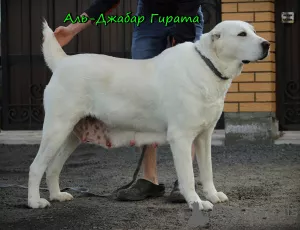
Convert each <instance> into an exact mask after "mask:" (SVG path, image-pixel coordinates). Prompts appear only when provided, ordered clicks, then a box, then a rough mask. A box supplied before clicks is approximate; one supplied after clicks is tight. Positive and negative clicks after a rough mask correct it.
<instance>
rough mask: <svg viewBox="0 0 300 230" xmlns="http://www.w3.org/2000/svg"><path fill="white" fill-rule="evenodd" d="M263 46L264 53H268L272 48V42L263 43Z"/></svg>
mask: <svg viewBox="0 0 300 230" xmlns="http://www.w3.org/2000/svg"><path fill="white" fill-rule="evenodd" d="M261 46H262V48H263V50H264V51H268V50H269V48H270V42H268V41H263V42H262V43H261Z"/></svg>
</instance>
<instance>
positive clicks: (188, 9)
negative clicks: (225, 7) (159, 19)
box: [85, 0, 201, 45]
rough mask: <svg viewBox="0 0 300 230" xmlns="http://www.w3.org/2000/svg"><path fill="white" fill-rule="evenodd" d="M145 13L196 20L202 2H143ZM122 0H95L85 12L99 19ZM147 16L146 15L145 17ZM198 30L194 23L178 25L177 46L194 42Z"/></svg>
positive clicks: (192, 0) (174, 0)
mask: <svg viewBox="0 0 300 230" xmlns="http://www.w3.org/2000/svg"><path fill="white" fill-rule="evenodd" d="M142 1H143V6H144V9H143V13H144V14H147V15H151V14H152V13H155V14H159V15H160V16H186V17H192V18H194V17H195V16H197V12H198V10H199V7H200V2H201V0H142ZM119 3H120V0H95V1H94V2H93V3H92V5H91V6H90V7H89V8H88V9H87V10H86V11H85V13H86V14H87V15H88V16H89V18H98V17H99V16H100V15H101V14H107V13H109V12H110V11H111V10H112V9H113V8H115V7H117V5H118V4H119ZM145 16H146V15H145ZM195 36H196V28H195V24H194V23H193V22H183V23H176V30H175V34H174V40H175V45H176V44H178V43H182V42H186V41H194V39H195Z"/></svg>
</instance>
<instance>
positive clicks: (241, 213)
mask: <svg viewBox="0 0 300 230" xmlns="http://www.w3.org/2000/svg"><path fill="white" fill-rule="evenodd" d="M37 150H38V146H5V145H2V146H0V183H2V184H3V183H6V184H12V183H16V184H21V185H27V179H28V168H29V165H30V164H31V162H32V160H33V158H34V157H35V154H36V152H37ZM212 155H213V170H214V181H215V185H216V187H217V189H218V190H219V191H223V192H224V193H225V194H227V196H228V197H229V202H227V203H223V204H217V205H214V209H213V211H211V212H205V215H206V216H208V217H209V224H210V226H209V229H217V230H223V229H228V230H234V229H237V230H241V229H253V230H254V229H255V230H259V229H280V230H283V229H298V230H299V229H300V215H299V213H300V146H292V145H284V146H271V147H267V146H234V147H221V146H218V147H215V146H214V147H212ZM138 159H139V154H138V153H135V152H134V149H133V148H120V149H115V150H109V151H107V150H103V149H101V148H100V147H96V146H89V145H83V146H80V147H79V148H78V149H77V150H76V152H75V153H73V155H72V156H71V157H70V159H69V160H68V161H67V163H66V165H65V167H64V169H63V172H62V174H61V188H63V187H66V186H73V187H74V186H77V187H78V186H82V187H85V188H88V189H90V191H91V192H94V193H97V194H105V193H111V192H112V191H113V190H115V189H117V188H118V187H120V186H122V185H124V184H126V183H128V182H129V181H130V180H131V178H132V175H133V172H134V170H135V168H136V165H137V162H138ZM194 172H195V176H196V181H197V186H196V188H197V192H198V194H199V195H200V197H201V198H203V199H204V197H203V196H202V190H201V185H199V183H198V181H199V177H198V168H197V165H196V163H195V164H194ZM158 174H159V182H160V183H164V184H165V186H166V194H165V196H164V197H160V198H155V199H148V200H145V201H139V202H120V201H115V200H111V199H107V198H99V197H84V196H82V194H80V193H79V192H74V191H70V193H71V194H72V195H73V196H74V197H75V199H74V200H73V201H69V202H62V203H60V202H53V203H51V204H52V205H51V207H50V208H47V209H38V210H33V209H28V208H27V207H26V203H27V200H26V198H27V189H22V188H0V229H1V230H6V229H22V230H25V229H26V230H27V229H39V230H44V229H47V230H48V229H49V230H53V229H55V230H59V229H76V230H79V229H191V228H189V227H188V220H189V218H190V217H191V211H189V209H188V207H187V204H170V203H168V202H167V199H166V198H167V196H168V195H169V193H170V191H171V189H172V186H173V182H174V180H175V179H176V174H175V169H174V164H173V159H172V156H171V152H170V149H169V147H168V146H167V147H160V148H159V149H158ZM139 176H141V173H140V174H139ZM42 186H43V187H44V186H45V179H44V178H43V181H42ZM41 196H42V197H44V198H46V199H48V192H47V191H42V193H41ZM196 229H200V228H199V227H198V228H196Z"/></svg>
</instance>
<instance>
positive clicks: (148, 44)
mask: <svg viewBox="0 0 300 230" xmlns="http://www.w3.org/2000/svg"><path fill="white" fill-rule="evenodd" d="M200 2H201V1H200V0H138V4H137V13H136V15H137V16H144V17H145V20H144V21H143V22H142V23H141V24H140V25H139V26H136V25H135V26H134V31H133V37H132V48H131V53H132V59H148V58H153V57H155V56H157V55H158V54H160V53H161V52H162V51H164V50H165V49H166V48H168V38H171V39H170V40H169V41H171V45H172V46H175V45H177V44H180V43H183V42H187V41H190V42H193V41H195V40H198V39H200V37H201V35H202V33H203V27H204V20H203V14H202V11H201V4H200ZM119 3H120V0H96V1H94V2H93V3H92V4H91V6H90V7H89V8H88V9H87V10H86V11H84V12H83V13H82V16H83V15H84V16H86V17H88V18H95V19H97V18H99V16H100V15H101V14H107V13H108V12H110V11H111V10H112V9H113V8H115V7H117V5H118V4H119ZM152 13H155V14H159V15H160V16H163V17H166V16H173V17H174V16H186V17H191V18H194V17H196V16H197V15H198V16H199V22H196V23H193V22H184V23H170V24H169V25H167V26H166V25H165V24H164V23H161V22H159V21H158V20H153V21H151V22H150V20H149V19H150V16H151V14H152ZM96 21H97V20H96ZM93 23H94V21H92V20H89V21H88V22H87V23H75V24H70V25H68V26H66V27H65V26H59V27H58V28H56V30H55V31H54V34H55V36H56V39H57V41H58V42H59V44H60V45H61V46H65V45H67V44H68V43H69V42H70V41H71V40H72V39H73V37H74V36H76V35H77V34H78V33H80V32H81V31H83V30H84V29H86V28H87V27H89V26H90V25H92V24H93ZM194 156H195V153H194V148H193V151H192V157H193V159H194ZM143 171H144V179H138V180H137V182H136V183H135V184H134V185H133V186H132V187H131V188H129V189H127V190H121V191H119V192H118V194H117V199H119V200H131V201H136V200H143V199H146V198H148V197H159V196H163V195H164V193H165V187H164V185H163V184H158V178H157V168H156V148H155V147H153V146H151V145H149V146H147V150H146V152H145V155H144V159H143ZM178 186H179V185H178V180H176V181H175V183H174V187H173V190H172V191H171V194H170V196H169V201H171V202H185V199H184V197H183V195H182V194H181V193H180V191H179V187H178Z"/></svg>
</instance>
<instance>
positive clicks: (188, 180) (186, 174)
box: [169, 134, 213, 210]
mask: <svg viewBox="0 0 300 230" xmlns="http://www.w3.org/2000/svg"><path fill="white" fill-rule="evenodd" d="M180 136H181V137H179V138H172V139H171V140H169V143H170V146H171V150H172V153H173V158H174V164H175V169H176V173H177V177H178V182H179V188H180V191H181V193H182V195H183V196H184V198H185V200H186V202H187V203H188V205H189V207H190V209H193V206H192V205H193V204H194V203H199V209H200V210H212V207H213V205H212V204H211V203H210V202H209V201H202V200H201V199H200V197H199V196H198V194H197V193H196V191H195V178H194V172H193V162H192V156H191V151H192V142H193V138H187V136H188V135H184V134H182V135H180ZM177 137H178V135H177Z"/></svg>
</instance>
